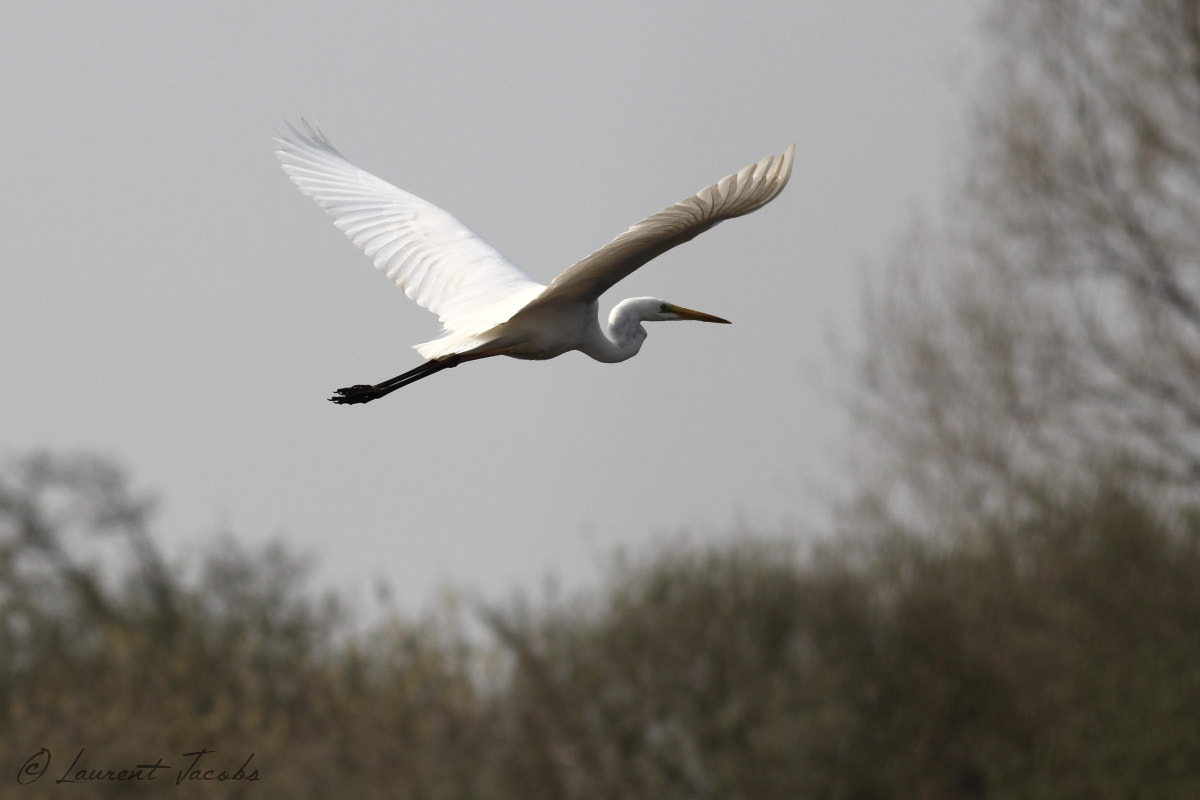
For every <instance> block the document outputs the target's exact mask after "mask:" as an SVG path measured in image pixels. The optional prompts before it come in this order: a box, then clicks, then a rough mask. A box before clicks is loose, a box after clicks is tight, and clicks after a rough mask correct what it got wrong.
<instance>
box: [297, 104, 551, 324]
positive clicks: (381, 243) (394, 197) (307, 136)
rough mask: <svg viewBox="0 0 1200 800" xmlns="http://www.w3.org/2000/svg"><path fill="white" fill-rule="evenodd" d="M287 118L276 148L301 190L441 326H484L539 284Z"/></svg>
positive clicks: (503, 316)
mask: <svg viewBox="0 0 1200 800" xmlns="http://www.w3.org/2000/svg"><path fill="white" fill-rule="evenodd" d="M301 122H302V124H303V126H304V131H303V132H302V131H300V130H297V129H296V128H295V127H294V126H292V125H291V123H288V133H284V134H280V135H277V136H276V137H275V142H276V143H277V144H278V145H279V149H278V150H276V151H275V154H276V155H277V156H278V157H279V160H280V161H281V162H282V164H283V171H284V172H286V173H287V174H288V177H290V178H291V179H292V182H293V183H295V184H296V186H298V187H299V188H300V191H301V192H303V193H304V194H306V195H308V196H309V197H311V198H312V199H313V200H315V201H316V203H317V205H319V206H320V207H321V208H323V209H325V213H327V214H328V215H329V216H330V217H332V218H333V223H334V224H335V225H337V226H338V227H339V228H341V229H342V231H343V232H344V233H345V234H346V235H347V236H348V237H350V240H351V241H352V242H354V243H355V244H356V245H358V246H359V247H360V248H362V250H363V252H365V253H366V254H367V256H369V257H370V258H371V259H372V260H373V261H374V262H375V267H376V268H377V269H378V270H379V271H380V272H383V273H384V274H386V275H387V276H388V277H389V278H391V279H392V280H393V281H395V283H396V285H397V286H399V287H400V288H402V289H403V290H404V293H405V294H407V295H408V296H409V297H410V298H412V299H413V300H415V301H416V302H417V303H419V304H420V305H422V306H424V307H425V308H427V309H429V310H430V311H432V312H434V313H435V314H437V315H438V317H439V318H440V319H441V321H442V324H443V325H444V326H445V328H446V330H447V331H454V332H465V333H471V332H483V331H486V330H488V329H490V328H492V327H494V326H496V325H499V324H501V323H503V322H506V321H508V319H510V318H511V317H512V315H513V314H515V313H516V312H517V311H518V310H520V309H521V308H522V307H523V306H525V305H526V304H527V303H528V302H529V301H530V300H531V299H533V298H534V297H536V296H537V295H538V294H539V293H541V292H542V290H543V289H545V286H543V285H542V284H540V283H537V282H535V281H534V280H532V279H531V278H530V277H529V276H528V275H526V274H525V273H524V272H522V271H521V270H520V269H518V268H517V266H516V265H514V264H513V263H512V262H511V261H509V260H508V259H507V258H505V257H504V256H503V255H501V254H500V252H499V251H498V250H496V249H495V248H494V247H492V246H491V245H490V244H488V243H487V242H485V241H484V240H483V239H481V238H480V237H479V236H478V235H477V234H475V233H474V232H473V231H471V229H469V228H468V227H467V226H465V225H463V224H462V223H461V222H459V221H458V220H457V219H455V218H454V216H452V215H451V214H449V213H447V212H445V211H443V210H442V209H440V208H438V207H437V206H435V205H433V204H432V203H429V202H427V201H425V200H422V199H421V198H419V197H417V196H416V195H413V194H409V193H408V192H406V191H404V190H403V189H399V188H397V187H395V186H392V185H391V184H390V183H388V182H387V181H384V180H381V179H379V178H377V177H375V176H374V175H372V174H370V173H369V172H364V171H363V170H361V169H359V168H358V167H356V166H354V165H353V164H351V163H350V162H349V161H347V160H346V159H345V158H343V157H342V154H341V153H339V152H338V151H337V150H335V149H334V147H333V145H332V144H330V142H329V139H328V138H327V137H326V136H325V134H324V132H322V131H321V129H320V126H318V125H310V124H309V123H308V122H307V121H304V120H301Z"/></svg>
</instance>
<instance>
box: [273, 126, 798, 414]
mask: <svg viewBox="0 0 1200 800" xmlns="http://www.w3.org/2000/svg"><path fill="white" fill-rule="evenodd" d="M301 122H302V124H303V126H304V131H300V130H297V129H296V128H295V127H294V126H293V125H292V124H291V123H288V126H287V127H288V131H289V133H287V134H281V135H277V136H276V137H275V141H276V143H277V144H278V145H279V149H278V150H277V151H276V155H277V156H278V157H279V160H280V161H281V162H282V163H283V171H284V172H286V173H287V175H288V177H290V178H291V179H292V182H293V183H295V184H296V186H298V187H299V188H300V191H301V192H303V193H304V194H306V195H308V196H309V197H311V198H312V199H313V200H315V201H316V203H317V205H319V206H320V207H321V208H323V209H325V213H327V214H328V215H329V216H330V217H332V218H333V223H334V224H335V225H337V226H338V227H339V228H341V229H342V231H343V232H345V234H346V235H347V236H348V237H350V239H351V241H353V242H354V243H355V244H356V245H358V246H359V247H360V248H362V249H363V251H364V252H365V253H366V254H367V256H369V257H370V258H371V259H372V260H373V261H374V262H375V267H376V268H377V269H379V270H380V271H381V272H383V273H385V274H386V275H387V276H388V277H389V278H391V279H392V280H393V281H395V283H396V285H397V286H399V287H401V288H402V289H404V293H405V294H407V295H408V296H409V297H410V298H412V299H413V300H415V301H416V302H417V303H419V304H420V305H422V306H424V307H425V308H427V309H429V310H430V311H432V312H434V313H435V314H437V315H438V317H439V318H440V319H441V322H442V325H443V326H444V332H443V335H442V336H441V338H439V339H436V340H434V341H432V342H426V343H425V344H419V345H416V350H417V352H418V353H420V354H421V355H422V356H424V357H425V358H426V359H427V360H426V361H425V363H424V364H421V365H420V366H419V367H416V368H415V369H411V370H409V371H408V372H405V373H404V374H402V375H397V376H396V377H395V378H392V379H391V380H387V381H383V382H381V383H376V384H373V385H369V386H368V385H364V384H359V385H356V386H349V387H346V388H344V389H338V390H337V392H336V394H335V395H334V396H333V397H331V398H329V399H330V400H332V401H333V402H335V403H369V402H370V401H372V400H375V399H377V398H380V397H383V396H384V395H386V394H388V393H390V392H394V391H395V390H396V389H399V388H400V387H401V386H407V385H408V384H410V383H412V382H414V381H418V380H420V379H421V378H426V377H428V376H430V375H433V374H434V373H435V372H440V371H441V370H443V369H447V368H449V367H454V366H457V365H459V364H461V363H463V362H464V361H473V360H475V359H479V358H488V357H490V356H511V357H513V358H524V359H546V358H554V357H555V356H558V355H562V354H563V353H565V352H567V351H568V350H579V351H581V352H583V353H586V354H587V355H589V356H591V357H592V358H594V359H596V360H597V361H606V362H616V361H624V360H625V359H627V358H632V357H633V356H634V355H636V354H637V352H638V350H639V349H641V346H642V341H643V340H645V338H646V329H645V328H643V327H642V323H643V322H656V321H666V320H680V319H691V320H698V321H700V322H726V323H727V322H728V320H724V319H721V318H720V317H714V316H712V315H711V314H704V313H701V312H699V311H692V310H690V309H686V308H681V307H680V306H677V305H673V304H671V303H668V302H665V301H663V300H659V299H657V298H653V297H635V298H632V299H630V300H624V301H622V302H621V303H619V304H617V306H616V308H614V309H613V310H612V313H611V314H610V315H609V318H608V326H607V327H606V328H601V326H600V323H599V321H598V319H597V300H598V299H599V297H600V295H601V294H603V293H604V292H605V291H607V290H608V289H609V288H610V287H611V286H612V285H613V284H615V283H616V282H617V281H619V280H621V279H622V278H624V277H625V276H627V275H629V274H630V273H631V272H633V271H634V270H635V269H637V268H638V267H640V266H642V265H643V264H645V263H646V262H647V261H649V260H650V259H652V258H655V257H656V256H659V255H662V254H663V253H665V252H666V251H667V250H670V249H671V248H672V247H675V246H676V245H680V244H683V243H684V242H686V241H688V240H689V239H692V238H693V237H695V236H697V235H698V234H700V233H702V232H703V231H706V230H708V229H709V228H711V227H712V226H714V225H716V224H717V223H718V222H721V221H722V220H726V219H730V218H732V217H739V216H742V215H743V214H749V213H750V212H751V211H755V210H757V209H759V208H762V207H763V206H764V205H766V204H767V203H769V202H771V201H772V200H774V199H775V197H777V196H778V195H779V193H780V192H781V191H783V187H784V186H786V185H787V182H788V178H789V177H790V175H791V172H792V156H793V154H794V152H795V150H796V145H794V144H793V145H792V146H791V147H789V148H788V149H787V151H786V152H785V153H784V154H783V155H782V156H777V157H776V156H767V157H766V158H764V159H763V160H762V161H759V162H758V163H757V164H751V165H750V166H748V167H746V168H745V169H742V170H740V171H739V172H735V173H734V174H732V175H730V176H728V177H726V178H723V179H721V180H720V181H719V182H717V183H714V184H713V185H712V186H709V187H708V188H707V189H702V190H701V191H699V192H697V193H696V194H694V195H692V196H691V197H688V198H685V199H683V200H681V201H679V202H678V203H676V204H675V205H673V206H668V207H667V208H664V209H663V210H662V211H659V212H658V213H657V214H653V215H651V216H649V217H646V218H645V219H644V220H642V221H641V222H639V223H638V224H636V225H634V226H633V227H632V228H630V229H629V230H627V231H625V232H624V233H622V234H621V235H620V236H618V237H617V238H615V239H613V240H612V241H611V242H609V243H608V244H606V245H605V246H604V247H601V248H600V249H599V250H597V251H596V252H594V253H592V254H591V255H590V256H588V257H587V258H584V259H583V260H582V261H580V262H578V263H576V264H575V265H574V266H572V267H570V268H569V269H567V270H565V271H564V272H563V273H562V274H560V275H559V276H558V277H557V278H555V279H554V280H553V281H551V282H550V284H549V285H548V286H543V285H542V284H540V283H537V282H536V281H534V280H532V279H531V278H529V276H527V275H526V274H525V273H524V272H522V271H521V270H520V269H518V268H517V266H516V265H514V264H513V263H512V262H511V261H509V260H508V259H507V258H505V257H504V256H502V255H501V254H500V253H499V252H498V251H497V250H496V249H495V248H493V247H492V246H491V245H489V244H488V243H487V242H485V241H484V240H483V239H481V238H480V237H479V236H477V235H476V234H475V233H473V232H472V231H471V230H470V229H468V228H467V227H466V226H465V225H463V224H462V223H461V222H459V221H458V220H457V219H455V218H454V217H453V216H451V215H450V214H448V213H447V212H445V211H443V210H442V209H440V208H438V207H437V206H435V205H433V204H432V203H428V202H426V201H424V200H422V199H421V198H419V197H416V196H415V195H412V194H409V193H408V192H406V191H404V190H402V189H398V188H396V187H395V186H392V185H391V184H390V183H387V182H386V181H383V180H381V179H379V178H377V177H375V176H374V175H372V174H370V173H369V172H364V171H363V170H361V169H359V168H358V167H356V166H354V165H353V164H351V163H350V162H349V161H347V160H346V159H345V158H343V157H342V155H341V153H339V152H338V151H337V150H335V149H334V147H333V145H332V144H331V143H330V142H329V139H328V138H327V137H326V136H325V134H324V132H323V131H322V130H321V128H320V126H319V125H315V124H314V125H310V124H309V123H308V122H307V121H305V120H301Z"/></svg>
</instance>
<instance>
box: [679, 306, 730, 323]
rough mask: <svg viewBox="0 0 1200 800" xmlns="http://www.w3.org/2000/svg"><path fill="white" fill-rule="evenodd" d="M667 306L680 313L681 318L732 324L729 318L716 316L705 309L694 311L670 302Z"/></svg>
mask: <svg viewBox="0 0 1200 800" xmlns="http://www.w3.org/2000/svg"><path fill="white" fill-rule="evenodd" d="M667 308H668V309H669V310H671V311H672V312H674V313H676V314H678V315H679V318H680V319H694V320H695V321H696V322H721V323H724V324H725V325H728V324H730V323H729V320H727V319H721V318H720V317H714V316H713V315H712V314H705V313H704V312H703V311H692V310H691V309H690V308H683V307H682V306H676V305H670V304H668V305H667Z"/></svg>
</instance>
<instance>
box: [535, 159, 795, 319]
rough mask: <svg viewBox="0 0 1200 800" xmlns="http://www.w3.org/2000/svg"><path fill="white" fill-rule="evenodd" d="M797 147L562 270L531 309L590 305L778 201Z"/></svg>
mask: <svg viewBox="0 0 1200 800" xmlns="http://www.w3.org/2000/svg"><path fill="white" fill-rule="evenodd" d="M795 151H796V145H794V144H793V145H792V146H791V147H789V148H788V149H787V151H786V152H784V154H783V155H781V156H767V157H766V158H764V159H763V160H761V161H759V162H758V163H756V164H750V165H749V166H747V167H745V168H743V169H741V170H739V171H738V172H735V173H733V174H732V175H727V176H726V177H724V178H722V179H721V180H719V181H717V182H716V183H714V184H713V185H712V186H709V187H707V188H705V189H701V190H700V191H699V192H696V193H695V194H694V195H692V196H691V197H686V198H684V199H683V200H680V201H679V202H678V203H675V204H674V205H671V206H668V207H666V208H664V209H663V210H662V211H659V212H658V213H657V214H652V215H650V216H649V217H646V218H645V219H644V220H642V221H641V222H639V223H637V224H636V225H634V226H633V227H631V228H630V229H629V230H627V231H625V232H624V233H622V234H621V235H620V236H618V237H617V238H615V239H613V240H612V241H611V242H609V243H608V244H606V245H604V247H601V248H600V249H599V250H597V251H596V252H594V253H592V254H591V255H589V256H587V257H586V258H584V259H582V260H581V261H578V262H577V263H575V265H573V266H571V267H569V268H568V269H566V270H565V271H563V272H562V273H561V274H560V275H559V276H558V277H557V278H555V279H554V280H553V281H551V283H550V285H549V287H547V289H546V291H545V292H543V293H542V295H541V296H540V297H538V298H537V300H535V301H534V302H533V303H530V308H533V307H535V306H537V305H540V304H542V303H546V302H567V301H571V300H575V301H584V300H587V301H591V300H594V299H596V298H598V297H599V296H600V295H602V294H603V293H604V292H606V291H607V290H608V289H609V288H611V287H612V286H613V284H615V283H617V281H619V280H621V279H622V278H624V277H626V276H627V275H629V274H630V273H632V272H633V271H634V270H636V269H638V268H639V267H641V266H642V265H644V264H645V263H646V262H648V261H650V260H651V259H653V258H656V257H657V256H660V255H662V254H663V253H665V252H667V251H668V250H670V249H671V248H673V247H677V246H678V245H681V244H683V243H684V242H686V241H689V240H691V239H693V238H695V237H696V236H698V235H700V234H701V233H703V232H704V231H706V230H708V229H709V228H711V227H713V226H714V225H716V224H717V223H719V222H721V221H723V220H727V219H732V218H733V217H740V216H742V215H744V214H749V213H750V212H752V211H757V210H758V209H760V208H762V207H763V206H765V205H766V204H767V203H769V202H771V201H772V200H774V199H775V198H776V197H778V196H779V193H780V192H782V191H783V188H784V187H785V186H787V182H788V178H789V177H791V174H792V160H793V157H794V155H795Z"/></svg>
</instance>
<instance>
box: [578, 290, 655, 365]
mask: <svg viewBox="0 0 1200 800" xmlns="http://www.w3.org/2000/svg"><path fill="white" fill-rule="evenodd" d="M644 318H645V317H644V315H643V314H641V313H640V312H639V309H638V308H637V307H635V306H633V305H631V304H630V301H628V300H627V301H625V302H623V303H619V304H617V307H616V308H614V309H613V310H612V313H611V314H609V316H608V325H607V326H606V327H605V328H603V329H602V328H601V326H600V325H599V323H597V325H596V327H595V330H594V333H593V335H592V336H591V338H590V341H589V342H588V343H587V347H585V348H581V349H582V350H583V352H584V353H586V354H587V355H589V356H591V357H592V358H594V359H596V360H597V361H605V362H608V363H615V362H617V361H625V360H626V359H629V358H633V357H634V356H636V355H637V353H638V351H639V350H641V349H642V342H644V341H646V329H645V328H644V327H642V320H643V319H644Z"/></svg>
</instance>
